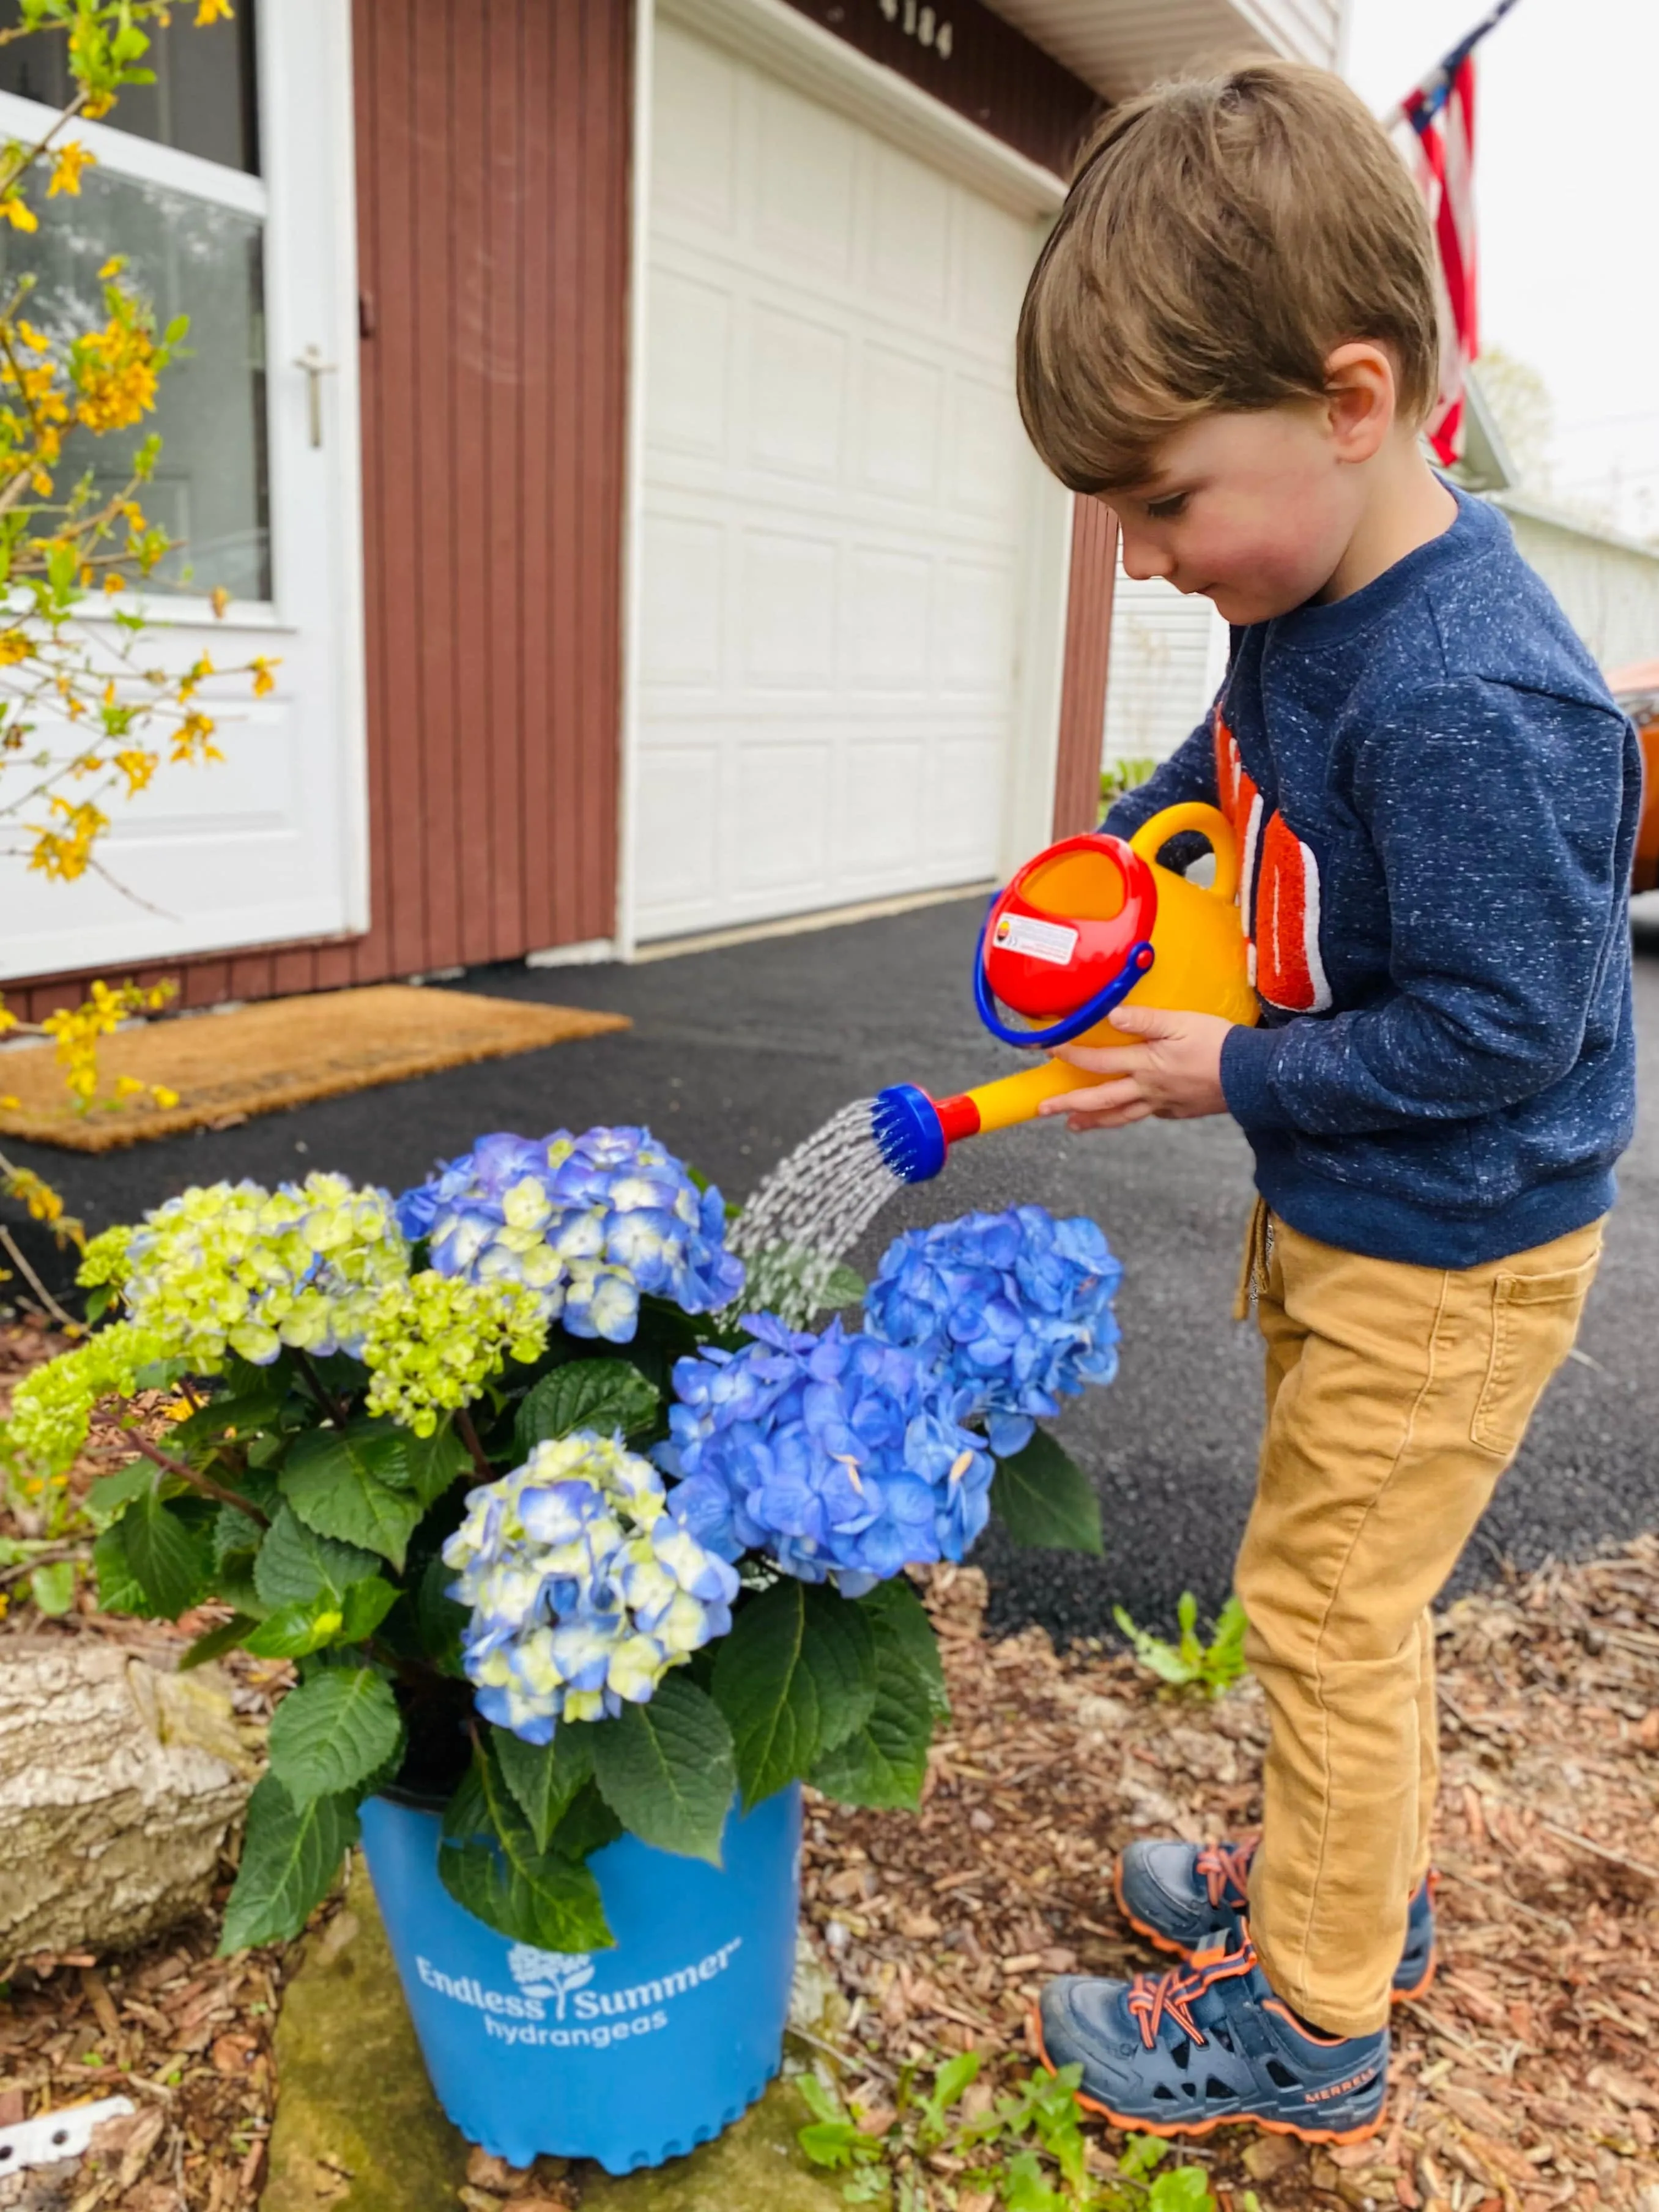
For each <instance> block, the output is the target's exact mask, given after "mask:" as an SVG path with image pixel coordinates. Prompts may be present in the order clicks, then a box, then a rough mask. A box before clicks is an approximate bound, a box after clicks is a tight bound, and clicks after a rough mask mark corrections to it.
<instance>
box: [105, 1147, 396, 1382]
mask: <svg viewBox="0 0 1659 2212" xmlns="http://www.w3.org/2000/svg"><path fill="white" fill-rule="evenodd" d="M125 1264H126V1268H127V1278H126V1282H125V1285H124V1287H123V1291H122V1295H123V1297H125V1300H126V1304H127V1310H128V1311H129V1312H130V1314H131V1316H132V1318H133V1320H134V1321H135V1322H139V1323H140V1324H142V1325H143V1327H144V1328H149V1329H152V1330H154V1331H155V1334H156V1335H157V1336H159V1337H160V1338H161V1339H162V1340H163V1341H164V1342H165V1344H166V1346H167V1351H168V1352H170V1353H172V1354H173V1355H175V1356H176V1357H178V1358H184V1359H188V1360H189V1361H190V1363H191V1366H192V1367H193V1368H195V1369H196V1370H197V1371H198V1372H199V1373H202V1374H209V1375H210V1374H215V1373H216V1372H217V1371H218V1370H219V1369H220V1368H221V1367H222V1365H223V1364H224V1359H225V1355H226V1352H227V1351H229V1352H235V1353H237V1354H238V1355H239V1356H240V1358H243V1359H246V1360H250V1361H252V1364H254V1365H255V1366H259V1367H263V1366H266V1365H268V1364H270V1361H271V1360H273V1359H275V1358H276V1355H277V1353H278V1352H280V1351H281V1350H282V1348H283V1346H284V1345H288V1346H292V1347H293V1348H294V1349H295V1350H297V1351H301V1352H314V1353H316V1354H318V1355H319V1357H320V1356H325V1355H326V1354H328V1353H329V1352H352V1353H356V1352H357V1351H358V1350H359V1349H360V1348H361V1346H362V1340H363V1336H364V1334H365V1332H366V1331H367V1329H368V1323H369V1316H370V1315H371V1314H372V1313H373V1312H374V1306H375V1303H376V1301H377V1299H378V1298H379V1297H380V1293H381V1291H383V1290H384V1289H385V1288H386V1285H388V1284H390V1283H398V1282H401V1281H402V1280H404V1278H405V1277H406V1276H407V1274H408V1271H409V1246H408V1244H407V1243H406V1242H405V1240H404V1235H403V1232H402V1231H401V1230H400V1229H399V1228H398V1224H397V1219H396V1217H395V1216H394V1214H393V1212H392V1200H391V1198H390V1196H389V1194H387V1193H386V1192H385V1191H383V1190H375V1189H373V1188H358V1187H356V1186H355V1185H354V1184H352V1183H350V1182H348V1181H347V1180H346V1178H345V1177H344V1176H338V1175H310V1176H307V1177H306V1180H305V1182H304V1183H303V1185H295V1184H294V1183H283V1184H282V1185H281V1186H280V1187H279V1188H277V1189H276V1190H274V1191H268V1190H265V1189H263V1188H261V1187H260V1185H259V1184H258V1183H256V1182H240V1183H234V1184H232V1183H228V1182H219V1183H214V1184H212V1185H211V1186H210V1187H209V1188H205V1189H203V1188H195V1189H191V1190H186V1191H184V1192H181V1193H180V1194H179V1196H178V1197H177V1198H172V1199H169V1200H167V1204H166V1205H165V1206H157V1207H156V1208H155V1212H152V1213H149V1214H148V1215H146V1217H145V1218H144V1221H143V1225H142V1226H141V1227H139V1228H138V1229H136V1230H135V1231H133V1232H132V1234H131V1240H130V1242H129V1243H128V1245H127V1249H126V1261H125Z"/></svg>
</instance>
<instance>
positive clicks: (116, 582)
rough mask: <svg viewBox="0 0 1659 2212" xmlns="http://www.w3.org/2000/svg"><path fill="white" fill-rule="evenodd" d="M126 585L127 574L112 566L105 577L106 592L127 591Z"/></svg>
mask: <svg viewBox="0 0 1659 2212" xmlns="http://www.w3.org/2000/svg"><path fill="white" fill-rule="evenodd" d="M126 587H127V580H126V578H125V576H123V575H122V574H119V572H118V570H116V569H114V568H111V569H110V570H109V571H108V572H107V573H106V575H105V577H104V589H105V590H106V592H125V589H126Z"/></svg>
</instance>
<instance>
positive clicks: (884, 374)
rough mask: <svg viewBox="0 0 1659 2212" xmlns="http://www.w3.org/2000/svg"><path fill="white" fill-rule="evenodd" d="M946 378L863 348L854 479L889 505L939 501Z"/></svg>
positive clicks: (878, 348) (920, 364)
mask: <svg viewBox="0 0 1659 2212" xmlns="http://www.w3.org/2000/svg"><path fill="white" fill-rule="evenodd" d="M944 413H945V370H944V368H942V367H941V366H940V364H939V362H930V361H919V360H918V359H917V358H916V357H915V355H913V354H907V353H901V352H899V351H898V350H897V349H896V348H894V347H892V346H885V345H881V344H878V343H875V342H873V341H872V342H870V343H866V346H865V348H864V356H863V376H862V378H861V380H860V395H859V408H858V428H859V435H860V466H859V475H860V480H861V482H862V483H864V484H866V485H867V486H868V487H869V489H871V490H872V491H876V492H879V493H880V494H881V495H883V496H884V498H888V499H904V498H908V499H913V500H921V501H928V502H932V501H935V500H936V499H937V498H938V496H939V440H940V437H941V435H942V433H943V427H944V422H943V418H944Z"/></svg>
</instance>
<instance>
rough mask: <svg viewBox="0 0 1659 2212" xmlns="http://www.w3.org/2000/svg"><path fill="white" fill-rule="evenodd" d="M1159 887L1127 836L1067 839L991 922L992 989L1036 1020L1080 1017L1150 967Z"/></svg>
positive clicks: (1003, 896)
mask: <svg viewBox="0 0 1659 2212" xmlns="http://www.w3.org/2000/svg"><path fill="white" fill-rule="evenodd" d="M1157 914H1158V885H1157V882H1156V880H1155V878H1154V877H1153V875H1152V868H1151V866H1149V865H1148V863H1147V862H1146V860H1143V859H1142V858H1141V856H1140V854H1139V853H1137V852H1134V851H1133V850H1132V849H1131V848H1130V847H1129V846H1128V845H1127V844H1126V843H1125V842H1124V841H1123V839H1122V838H1121V837H1110V836H1106V835H1105V834H1104V833H1103V832H1095V833H1091V834H1090V835H1088V836H1081V837H1064V838H1062V839H1061V840H1060V842H1059V843H1058V844H1056V845H1051V846H1049V848H1048V850H1047V852H1044V853H1039V854H1037V855H1036V859H1035V860H1028V861H1027V862H1026V863H1025V866H1024V867H1023V868H1021V869H1020V870H1019V872H1018V874H1017V875H1016V876H1015V877H1014V878H1013V881H1012V883H1011V884H1009V885H1008V887H1007V889H1006V890H1004V891H1002V892H1000V894H999V896H997V898H996V899H995V900H994V902H992V907H991V911H990V913H989V915H987V919H986V925H985V935H984V939H983V943H984V953H983V956H982V957H983V967H984V976H985V981H986V982H987V985H988V986H989V987H990V989H991V991H992V992H993V993H994V994H995V996H996V997H997V998H999V999H1000V1000H1002V1001H1003V1003H1004V1005H1005V1006H1012V1008H1013V1009H1014V1011H1015V1012H1017V1013H1020V1014H1024V1016H1025V1017H1026V1018H1027V1019H1028V1020H1030V1021H1033V1022H1038V1023H1041V1022H1043V1021H1052V1020H1053V1019H1054V1017H1055V1016H1056V1015H1065V1014H1071V1013H1075V1012H1077V1011H1078V1010H1079V1008H1081V1007H1083V1006H1087V1005H1088V1004H1089V1003H1090V1002H1091V1000H1095V999H1097V998H1098V997H1100V996H1101V995H1102V994H1103V993H1109V992H1110V991H1111V990H1112V987H1113V986H1114V985H1115V984H1121V990H1120V991H1119V992H1118V994H1117V995H1118V996H1121V995H1122V991H1124V990H1127V989H1129V988H1132V987H1133V983H1134V982H1135V981H1138V980H1139V974H1140V973H1141V972H1143V971H1144V970H1145V969H1146V967H1148V966H1149V965H1150V964H1151V963H1150V960H1149V959H1147V958H1145V957H1141V956H1142V955H1143V954H1144V953H1145V951H1146V946H1147V945H1149V944H1150V942H1151V939H1152V924H1153V921H1154V920H1155V919H1156V916H1157Z"/></svg>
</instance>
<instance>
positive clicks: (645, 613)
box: [640, 514, 725, 684]
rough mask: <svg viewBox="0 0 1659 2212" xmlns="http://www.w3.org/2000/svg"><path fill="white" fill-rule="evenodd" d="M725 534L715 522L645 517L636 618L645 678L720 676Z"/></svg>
mask: <svg viewBox="0 0 1659 2212" xmlns="http://www.w3.org/2000/svg"><path fill="white" fill-rule="evenodd" d="M724 538H725V533H724V532H723V531H722V529H721V527H720V524H719V523H718V522H714V521H708V522H702V521H688V520H684V518H681V517H678V516H674V515H665V514H655V515H648V516H647V518H646V524H645V533H644V544H643V546H642V549H641V550H642V558H641V564H640V568H641V574H640V598H641V605H640V617H641V671H642V673H643V675H644V677H645V679H646V681H647V683H652V684H712V683H713V682H714V681H715V679H716V678H718V677H719V674H720V611H721V603H722V597H723V594H722V592H721V571H722V569H723V568H724V565H725V543H724Z"/></svg>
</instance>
